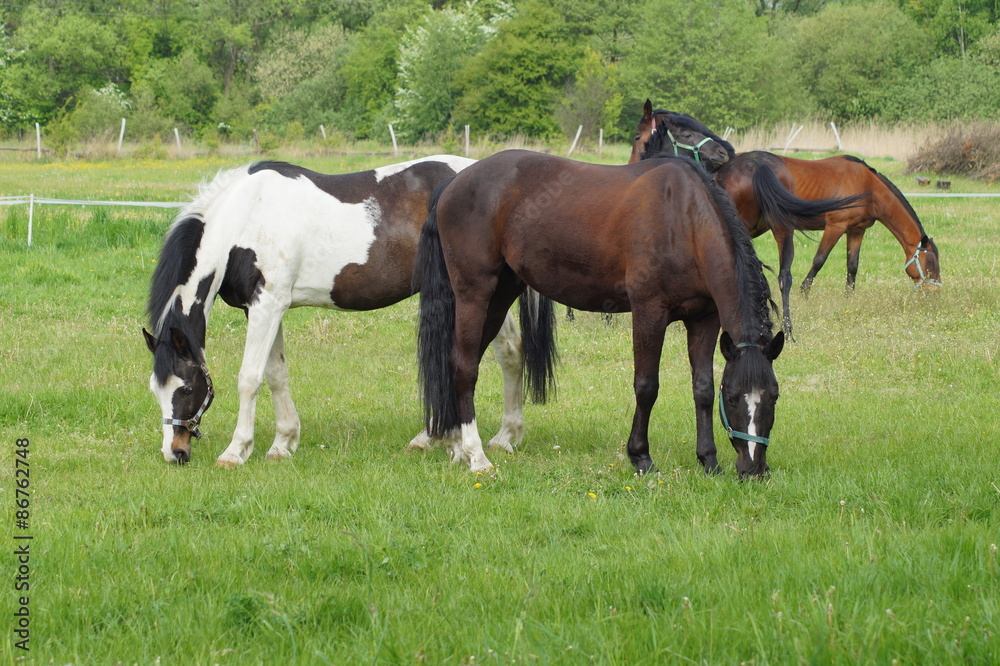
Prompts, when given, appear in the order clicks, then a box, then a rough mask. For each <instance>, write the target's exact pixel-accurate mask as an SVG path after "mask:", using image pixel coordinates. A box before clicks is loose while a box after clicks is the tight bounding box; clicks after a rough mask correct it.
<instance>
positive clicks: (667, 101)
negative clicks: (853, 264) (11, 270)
mask: <svg viewBox="0 0 1000 666" xmlns="http://www.w3.org/2000/svg"><path fill="white" fill-rule="evenodd" d="M998 5H1000V2H997V0H854V1H842V2H838V1H834V0H712V1H708V0H705V1H697V2H692V1H691V0H431V1H430V2H428V1H427V0H2V1H0V19H2V21H3V30H2V32H0V133H2V134H5V135H7V136H16V135H19V134H21V133H24V132H26V131H29V130H32V129H33V127H34V124H35V123H40V124H41V125H42V126H44V127H46V128H47V132H48V136H55V137H58V138H61V139H62V140H64V141H71V140H78V139H80V138H85V137H91V136H98V135H100V134H102V133H106V134H111V133H113V132H114V131H115V128H116V127H117V125H118V123H119V122H120V118H123V117H124V118H128V122H129V128H130V129H129V133H130V136H132V137H135V136H139V137H154V136H157V135H163V134H165V133H166V132H168V131H172V128H173V127H177V126H181V127H183V128H185V129H186V131H188V132H193V133H195V134H196V135H197V136H198V137H199V138H201V139H203V140H206V141H209V142H212V141H225V140H227V139H232V140H236V139H239V140H243V139H244V138H245V137H246V136H247V135H248V134H249V132H250V131H251V130H252V128H263V129H269V130H270V131H272V132H273V133H276V134H278V135H281V136H285V137H289V138H298V137H300V136H303V135H305V134H306V133H310V134H311V133H313V132H316V131H317V128H318V127H319V126H320V125H323V126H324V127H325V130H326V131H327V133H328V134H333V135H335V136H340V137H343V138H345V139H366V138H376V139H385V138H387V136H388V131H387V125H388V124H389V123H393V125H394V128H395V130H396V132H397V134H398V135H400V136H401V137H402V138H403V139H404V140H407V141H421V140H437V141H441V140H442V139H447V138H448V137H452V138H454V137H455V136H456V135H457V133H458V132H460V131H461V130H460V128H463V127H464V126H465V125H468V126H470V128H471V129H472V131H474V132H476V133H477V135H480V134H487V135H490V136H493V137H498V138H503V137H512V136H516V135H521V136H525V137H531V138H542V139H545V138H554V137H556V136H561V135H565V134H571V133H572V132H575V130H576V128H577V127H578V126H579V125H583V126H584V129H585V133H586V135H587V136H593V135H596V131H597V129H603V130H604V131H605V133H606V135H608V136H618V137H621V138H625V139H629V138H630V137H631V131H632V129H633V128H634V124H635V120H636V118H637V117H638V116H639V114H640V109H641V105H642V103H643V101H644V100H645V99H646V98H647V97H648V98H651V99H652V100H653V102H654V105H656V106H658V107H664V108H669V109H672V110H676V111H683V112H687V113H690V114H692V115H694V116H696V117H698V118H700V119H702V120H704V121H705V122H707V123H708V124H709V125H710V126H713V127H717V128H722V127H725V126H727V125H730V126H733V127H736V128H741V127H747V126H750V125H755V124H767V123H774V122H777V121H780V120H782V119H788V118H792V119H802V118H807V117H808V118H822V119H824V120H834V121H837V122H839V123H850V122H854V121H868V120H875V119H877V120H880V121H886V122H896V121H913V120H919V121H927V120H933V121H947V120H954V119H988V118H996V116H997V113H998V109H1000V25H998V19H1000V7H998Z"/></svg>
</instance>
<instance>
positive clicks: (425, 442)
mask: <svg viewBox="0 0 1000 666" xmlns="http://www.w3.org/2000/svg"><path fill="white" fill-rule="evenodd" d="M433 443H434V442H433V440H432V439H431V438H430V436H429V435H428V434H427V431H426V430H424V431H423V432H421V433H420V434H419V435H417V436H416V437H414V438H413V439H411V440H410V443H409V444H407V445H406V450H407V451H413V450H414V449H418V450H420V451H430V450H431V449H432V448H433Z"/></svg>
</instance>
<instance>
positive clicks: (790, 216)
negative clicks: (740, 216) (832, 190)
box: [753, 164, 869, 231]
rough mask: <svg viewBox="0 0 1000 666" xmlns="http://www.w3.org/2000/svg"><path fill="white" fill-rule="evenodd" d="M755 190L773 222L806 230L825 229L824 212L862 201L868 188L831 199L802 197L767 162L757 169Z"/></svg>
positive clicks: (769, 220) (792, 228) (764, 213)
mask: <svg viewBox="0 0 1000 666" xmlns="http://www.w3.org/2000/svg"><path fill="white" fill-rule="evenodd" d="M753 192H754V196H756V197H757V203H758V205H759V206H760V212H761V214H762V215H763V216H764V217H765V218H766V219H767V220H768V222H769V223H770V224H772V225H773V224H779V225H781V226H782V227H784V228H786V229H788V230H790V231H803V230H805V229H808V228H810V227H812V228H817V227H818V228H820V229H822V228H823V226H824V221H823V216H824V215H826V214H827V213H832V212H833V211H835V210H843V209H844V208H853V207H854V206H860V205H862V204H863V203H864V202H865V201H866V200H867V199H868V196H869V195H868V192H861V193H859V194H852V195H851V196H848V197H843V198H837V197H830V198H829V199H812V200H810V199H800V198H798V197H797V196H795V195H794V194H792V193H791V192H789V191H788V190H787V189H786V188H785V186H784V185H782V184H781V181H780V180H778V176H777V175H776V174H775V173H774V171H772V170H771V168H770V167H769V166H767V165H765V164H760V165H758V166H757V168H756V169H754V171H753Z"/></svg>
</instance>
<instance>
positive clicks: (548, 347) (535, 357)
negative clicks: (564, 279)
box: [519, 289, 558, 405]
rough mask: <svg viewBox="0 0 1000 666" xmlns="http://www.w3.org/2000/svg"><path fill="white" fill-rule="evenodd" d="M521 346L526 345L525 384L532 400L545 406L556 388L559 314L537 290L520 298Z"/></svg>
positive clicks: (529, 291)
mask: <svg viewBox="0 0 1000 666" xmlns="http://www.w3.org/2000/svg"><path fill="white" fill-rule="evenodd" d="M519 303H520V305H519V307H520V312H519V316H520V320H521V343H522V345H523V346H524V369H525V373H524V385H525V388H526V389H527V390H528V391H530V392H531V399H532V400H533V401H534V402H535V403H537V404H540V405H542V404H545V402H546V400H548V393H549V391H551V390H554V389H555V366H556V361H557V360H558V353H557V350H556V311H555V307H554V306H553V304H552V301H551V300H549V299H548V298H545V297H544V296H542V295H541V294H539V293H538V292H537V291H535V290H534V289H528V290H527V291H525V292H524V293H523V294H521V298H520V299H519Z"/></svg>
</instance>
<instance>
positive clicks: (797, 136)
mask: <svg viewBox="0 0 1000 666" xmlns="http://www.w3.org/2000/svg"><path fill="white" fill-rule="evenodd" d="M800 128H801V129H800ZM946 131H947V130H946V128H945V127H943V126H940V125H932V124H899V125H884V124H879V123H877V122H875V121H872V122H868V123H859V124H856V125H849V126H848V125H845V126H840V125H837V132H838V133H839V134H840V147H839V149H838V145H837V136H836V135H835V134H834V131H833V129H832V128H831V126H830V123H823V122H820V121H809V122H804V123H791V122H788V123H781V124H778V125H774V126H771V127H753V128H750V129H747V130H745V131H738V132H733V133H731V134H730V135H729V137H728V138H729V141H731V142H732V143H733V145H734V146H735V147H736V150H738V151H739V152H746V151H749V150H767V151H771V152H776V153H781V152H782V151H785V150H787V152H788V154H789V155H794V154H795V153H797V152H809V153H824V152H835V151H838V150H839V152H844V153H850V154H852V155H860V156H864V157H883V158H886V157H887V158H892V159H894V160H906V159H908V158H909V157H910V156H911V155H913V154H914V153H916V152H917V150H918V149H919V148H920V147H921V146H922V145H924V144H925V143H927V142H928V141H929V140H932V139H933V138H934V137H937V136H940V135H941V134H943V133H944V132H946Z"/></svg>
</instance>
